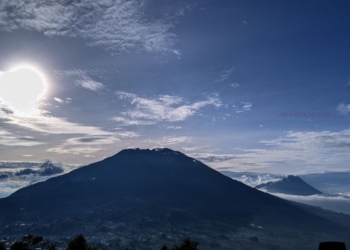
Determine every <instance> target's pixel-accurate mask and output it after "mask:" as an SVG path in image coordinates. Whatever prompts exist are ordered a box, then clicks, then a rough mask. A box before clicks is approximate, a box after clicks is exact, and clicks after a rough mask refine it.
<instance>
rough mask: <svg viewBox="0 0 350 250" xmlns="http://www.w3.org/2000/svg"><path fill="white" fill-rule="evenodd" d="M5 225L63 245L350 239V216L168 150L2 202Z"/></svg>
mask: <svg viewBox="0 0 350 250" xmlns="http://www.w3.org/2000/svg"><path fill="white" fill-rule="evenodd" d="M0 221H1V222H2V233H3V234H7V235H8V234H10V235H11V234H20V233H23V232H25V233H28V230H30V233H37V234H44V235H45V236H46V235H52V236H57V235H59V236H60V237H64V236H70V235H74V234H76V233H83V234H84V235H87V236H89V235H94V236H95V237H101V238H103V239H104V240H105V241H107V239H108V240H112V239H113V237H116V235H118V234H122V235H123V237H126V238H127V237H138V239H139V238H140V237H141V238H142V237H144V238H147V239H148V238H150V237H151V236H150V235H158V236H157V237H163V238H164V237H165V238H164V239H167V240H168V241H169V242H171V239H180V238H181V237H182V238H183V235H197V236H198V237H205V240H204V242H203V244H202V246H203V249H206V248H205V246H206V243H205V242H208V244H221V246H222V249H226V248H225V246H226V244H227V246H228V248H227V249H232V244H233V243H232V242H231V244H229V243H228V240H229V239H232V237H236V236H234V235H236V234H238V233H240V235H242V232H245V233H244V234H246V236H245V237H246V238H245V239H246V240H247V241H249V239H250V238H254V237H252V236H254V235H260V234H261V233H262V234H263V235H264V237H265V238H269V237H270V238H271V239H273V238H275V236H274V234H275V233H276V232H277V231H278V232H284V234H286V235H285V239H286V242H287V241H288V240H287V239H288V237H289V238H290V240H291V241H293V237H294V236H295V235H294V233H293V232H295V234H301V235H305V233H304V232H307V233H311V234H312V235H313V236H312V237H313V238H312V240H309V239H306V238H305V237H301V238H300V239H298V240H300V241H301V242H308V243H309V244H310V245H312V246H313V247H314V246H315V245H317V244H318V242H320V241H325V239H324V236H325V235H330V237H333V236H334V235H336V239H340V240H341V239H344V238H343V236H342V235H348V234H349V233H350V231H349V227H350V226H349V225H350V223H349V221H350V220H349V217H348V216H345V215H341V214H336V213H333V212H328V211H324V210H322V209H318V208H314V207H310V206H306V205H300V204H297V203H293V202H289V201H286V200H283V199H280V198H277V197H274V196H272V195H269V194H266V193H263V192H261V191H258V190H256V189H254V188H251V187H248V186H246V185H244V184H242V183H240V182H238V181H235V180H232V179H231V178H229V177H226V176H224V175H222V174H220V173H219V172H217V171H215V170H213V169H211V168H210V167H208V166H206V165H204V164H203V163H201V162H200V161H198V160H195V159H193V158H190V157H188V156H186V155H184V154H182V153H181V152H177V151H173V150H170V149H166V148H165V149H153V150H149V149H145V150H141V149H126V150H122V151H120V152H119V153H118V154H116V155H114V156H112V157H109V158H106V159H105V160H102V161H100V162H96V163H93V164H90V165H88V166H85V167H82V168H79V169H76V170H74V171H72V172H70V173H68V174H64V175H61V176H58V177H54V178H51V179H49V180H47V181H45V182H41V183H37V184H34V185H32V186H29V187H26V188H23V189H20V190H18V191H17V192H15V193H14V194H12V195H11V196H9V197H7V198H4V199H0ZM18 225H22V226H21V227H19V226H18ZM277 229H278V230H277ZM26 230H27V231H26ZM242 230H243V231H242ZM275 230H277V231H276V232H275ZM269 234H270V236H268V235H269ZM128 235H129V236H128ZM164 235H165V236H164ZM169 235H172V236H171V237H170V236H169ZM176 235H177V236H176ZM200 235H202V236H200ZM220 235H221V236H220ZM228 235H231V236H228ZM332 235H333V236H332ZM168 236H169V237H168ZM176 237H178V238H176ZM210 237H211V238H210ZM215 237H217V238H215ZM237 237H238V236H237ZM279 238H281V236H279ZM151 239H152V240H150V241H151V242H152V241H153V240H154V239H155V238H154V237H151ZM332 239H333V238H332ZM202 241H203V240H202ZM159 242H160V241H159ZM159 242H154V244H155V245H159ZM225 242H226V243H225ZM266 242H267V241H266ZM163 243H164V242H163ZM150 244H151V243H150ZM249 244H257V243H256V241H253V240H252V241H251V242H250V243H249ZM259 244H261V243H259ZM269 244H270V243H269ZM271 244H276V245H279V244H282V243H281V242H277V243H276V242H275V243H271ZM302 244H306V243H302ZM229 246H231V248H230V247H229ZM261 246H262V245H261ZM268 246H270V245H268ZM268 246H267V249H269V248H268ZM260 249H264V248H263V247H262V248H260ZM284 249H288V248H284Z"/></svg>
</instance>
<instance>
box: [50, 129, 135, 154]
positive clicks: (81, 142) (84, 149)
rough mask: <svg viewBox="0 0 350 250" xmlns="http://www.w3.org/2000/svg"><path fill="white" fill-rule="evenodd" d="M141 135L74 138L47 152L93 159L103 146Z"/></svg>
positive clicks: (131, 133) (123, 133)
mask: <svg viewBox="0 0 350 250" xmlns="http://www.w3.org/2000/svg"><path fill="white" fill-rule="evenodd" d="M139 136H140V135H139V134H137V133H135V132H132V131H118V132H115V133H113V134H108V135H99V136H82V137H72V138H69V139H67V140H65V142H64V143H62V144H60V145H57V146H55V147H52V148H49V149H47V150H46V151H47V152H53V153H57V154H74V155H83V156H85V157H92V156H93V155H92V154H94V153H96V152H98V151H101V150H103V147H102V146H103V145H109V144H115V143H117V142H120V141H121V139H122V138H135V137H139Z"/></svg>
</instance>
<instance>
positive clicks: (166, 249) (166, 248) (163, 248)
mask: <svg viewBox="0 0 350 250" xmlns="http://www.w3.org/2000/svg"><path fill="white" fill-rule="evenodd" d="M160 250H168V247H167V246H166V245H163V246H162V248H161V249H160Z"/></svg>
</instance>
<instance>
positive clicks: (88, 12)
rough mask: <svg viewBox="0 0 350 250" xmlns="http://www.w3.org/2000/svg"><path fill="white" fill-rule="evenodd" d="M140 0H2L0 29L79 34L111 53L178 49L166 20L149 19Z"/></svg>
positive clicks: (0, 3)
mask: <svg viewBox="0 0 350 250" xmlns="http://www.w3.org/2000/svg"><path fill="white" fill-rule="evenodd" d="M145 10H146V2H145V1H141V0H131V1H127V0H120V1H113V0H103V1H93V0H86V1H68V0H57V1H51V0H27V1H22V0H4V1H1V2H0V29H2V30H6V31H13V30H16V29H26V30H34V31H38V32H41V33H43V34H44V35H46V36H49V37H52V36H68V37H80V38H83V39H85V40H86V42H87V44H88V45H89V46H97V47H103V48H105V49H107V50H111V51H114V52H125V51H133V50H145V51H148V52H161V53H164V52H172V53H175V54H177V55H179V54H180V52H179V51H178V50H176V49H174V44H175V42H176V35H175V34H174V33H172V32H171V29H172V28H173V26H174V25H173V22H172V21H169V20H168V19H165V18H164V19H156V20H154V19H149V18H147V16H146V14H145Z"/></svg>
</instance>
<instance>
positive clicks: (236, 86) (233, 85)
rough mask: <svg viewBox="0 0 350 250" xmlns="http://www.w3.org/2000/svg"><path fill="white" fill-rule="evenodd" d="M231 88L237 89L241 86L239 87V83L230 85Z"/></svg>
mask: <svg viewBox="0 0 350 250" xmlns="http://www.w3.org/2000/svg"><path fill="white" fill-rule="evenodd" d="M230 85H231V86H232V87H234V88H238V87H239V86H241V85H239V83H236V82H235V83H231V84H230Z"/></svg>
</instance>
